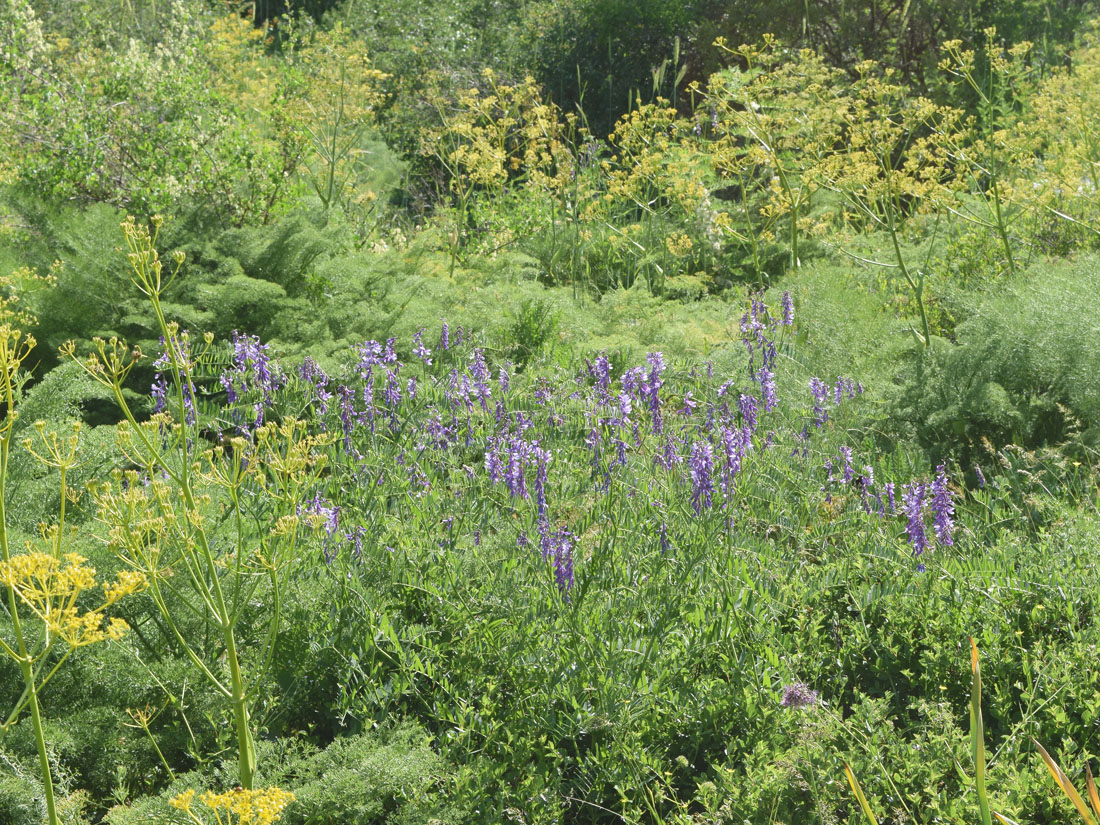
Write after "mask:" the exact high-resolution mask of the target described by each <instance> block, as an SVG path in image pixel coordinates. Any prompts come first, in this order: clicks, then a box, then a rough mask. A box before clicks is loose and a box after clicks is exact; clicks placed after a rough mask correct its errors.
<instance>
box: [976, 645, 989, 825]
mask: <svg viewBox="0 0 1100 825" xmlns="http://www.w3.org/2000/svg"><path fill="white" fill-rule="evenodd" d="M970 674H971V684H970V747H971V750H972V752H973V754H974V784H975V786H976V787H977V789H978V808H979V809H980V811H981V815H982V825H993V816H992V813H991V810H990V807H989V792H988V791H987V790H986V787H985V728H984V726H983V724H982V671H981V667H980V665H979V664H978V645H977V644H976V643H975V642H974V638H973V637H971V638H970Z"/></svg>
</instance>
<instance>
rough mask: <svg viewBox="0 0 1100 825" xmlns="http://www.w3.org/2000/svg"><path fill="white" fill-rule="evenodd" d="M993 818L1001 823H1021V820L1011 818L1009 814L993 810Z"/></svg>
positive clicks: (1015, 824) (1011, 824)
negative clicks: (1005, 814)
mask: <svg viewBox="0 0 1100 825" xmlns="http://www.w3.org/2000/svg"><path fill="white" fill-rule="evenodd" d="M993 818H994V819H996V820H997V821H998V822H1000V823H1001V825H1020V823H1019V822H1016V821H1014V820H1012V819H1009V818H1008V817H1007V816H1004V815H1003V814H999V813H997V812H996V811H994V812H993Z"/></svg>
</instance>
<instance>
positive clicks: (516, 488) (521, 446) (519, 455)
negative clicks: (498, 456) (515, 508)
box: [504, 438, 530, 498]
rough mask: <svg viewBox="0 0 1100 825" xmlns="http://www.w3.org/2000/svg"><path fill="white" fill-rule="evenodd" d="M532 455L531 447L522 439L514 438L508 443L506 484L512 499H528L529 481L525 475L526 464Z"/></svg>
mask: <svg viewBox="0 0 1100 825" xmlns="http://www.w3.org/2000/svg"><path fill="white" fill-rule="evenodd" d="M529 455H530V445H529V444H528V443H527V442H526V441H524V440H523V439H522V438H513V439H511V440H510V441H509V442H508V463H507V465H506V466H505V468H504V483H505V484H506V485H507V486H508V492H510V493H511V494H512V498H527V497H528V495H527V479H526V478H525V477H524V474H523V467H524V464H526V463H527V459H528V457H529Z"/></svg>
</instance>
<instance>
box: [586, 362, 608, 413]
mask: <svg viewBox="0 0 1100 825" xmlns="http://www.w3.org/2000/svg"><path fill="white" fill-rule="evenodd" d="M588 371H589V374H591V376H592V378H593V379H594V380H595V382H596V398H598V399H599V402H600V406H602V407H606V406H608V405H609V404H610V403H611V393H610V390H611V362H610V361H608V360H607V355H606V354H605V353H602V352H601V353H600V354H599V355H597V356H596V360H595V361H594V362H593V363H592V365H591V366H590V367H589V370H588Z"/></svg>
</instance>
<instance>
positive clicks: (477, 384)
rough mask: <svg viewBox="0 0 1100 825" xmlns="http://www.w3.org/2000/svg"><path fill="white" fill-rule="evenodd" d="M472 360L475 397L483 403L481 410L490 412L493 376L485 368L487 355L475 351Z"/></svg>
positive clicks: (471, 370)
mask: <svg viewBox="0 0 1100 825" xmlns="http://www.w3.org/2000/svg"><path fill="white" fill-rule="evenodd" d="M470 360H471V361H472V363H471V365H470V377H471V378H473V383H472V386H471V388H472V390H473V397H474V398H476V399H478V400H479V401H480V402H481V409H482V410H484V411H486V412H488V411H489V403H488V402H489V397H490V396H491V395H492V390H491V389H490V388H489V380H490V378H491V374H490V372H489V368H488V367H487V366H485V353H484V352H482V351H481V350H480V349H475V350H474V354H473V355H472V356H471V358H470Z"/></svg>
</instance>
